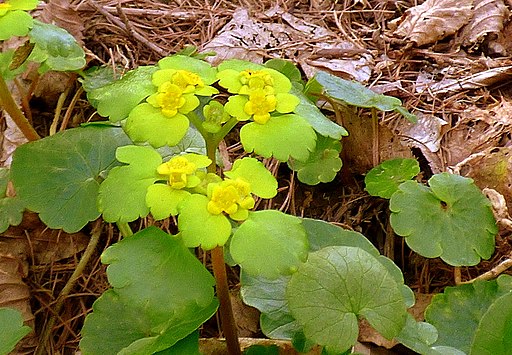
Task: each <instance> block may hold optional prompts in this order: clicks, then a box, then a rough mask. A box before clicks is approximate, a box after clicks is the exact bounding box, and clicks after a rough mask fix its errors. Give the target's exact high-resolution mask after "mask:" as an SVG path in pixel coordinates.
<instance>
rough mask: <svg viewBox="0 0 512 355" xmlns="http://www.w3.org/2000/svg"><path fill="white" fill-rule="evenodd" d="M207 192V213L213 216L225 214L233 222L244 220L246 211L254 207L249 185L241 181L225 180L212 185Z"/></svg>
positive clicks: (246, 214)
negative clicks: (208, 199)
mask: <svg viewBox="0 0 512 355" xmlns="http://www.w3.org/2000/svg"><path fill="white" fill-rule="evenodd" d="M213 185H214V186H213V188H211V189H210V190H209V191H208V197H210V201H209V202H208V206H207V208H208V212H210V213H211V214H214V215H218V214H221V213H223V212H224V213H227V214H228V215H229V216H230V217H231V218H232V219H234V220H244V219H246V218H247V216H248V213H249V212H248V210H249V209H251V208H253V207H254V204H255V201H254V198H253V197H252V195H251V185H250V184H249V183H248V182H246V181H245V180H242V179H239V178H238V179H235V180H231V179H226V180H224V181H222V182H220V183H219V184H213Z"/></svg>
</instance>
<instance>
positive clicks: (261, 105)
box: [244, 89, 277, 124]
mask: <svg viewBox="0 0 512 355" xmlns="http://www.w3.org/2000/svg"><path fill="white" fill-rule="evenodd" d="M276 105H277V100H276V97H275V96H274V95H267V94H266V93H265V91H264V90H263V89H258V90H254V91H253V92H252V93H251V94H250V95H249V101H247V103H246V104H245V106H244V111H245V113H247V114H248V115H250V116H253V120H254V121H255V122H257V123H259V124H265V123H267V121H268V120H269V119H270V113H271V112H273V111H274V110H275V109H276Z"/></svg>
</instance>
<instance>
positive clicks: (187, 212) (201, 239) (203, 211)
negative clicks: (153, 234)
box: [178, 194, 231, 250]
mask: <svg viewBox="0 0 512 355" xmlns="http://www.w3.org/2000/svg"><path fill="white" fill-rule="evenodd" d="M207 205H208V198H207V197H206V196H203V195H197V194H194V195H190V196H189V197H188V198H186V199H185V200H184V201H183V202H182V203H181V205H180V206H179V207H178V210H179V212H180V214H179V216H178V228H179V230H180V232H181V236H182V238H183V242H184V243H185V245H186V246H187V247H188V248H195V247H198V246H200V247H201V248H203V249H204V250H210V249H213V248H215V247H216V246H218V245H224V244H226V242H227V240H228V238H229V236H230V235H231V223H229V220H228V219H227V217H226V216H224V215H223V214H219V215H213V214H210V212H208V210H207V208H206V206H207Z"/></svg>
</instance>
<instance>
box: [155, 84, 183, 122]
mask: <svg viewBox="0 0 512 355" xmlns="http://www.w3.org/2000/svg"><path fill="white" fill-rule="evenodd" d="M155 100H156V103H157V104H158V106H159V107H161V108H162V114H164V116H167V117H173V116H176V114H177V113H178V110H179V109H180V108H182V107H183V105H185V103H186V100H185V98H184V97H183V90H182V89H180V87H179V86H177V85H175V84H173V83H171V82H170V81H166V82H165V83H163V84H162V85H160V87H159V88H158V94H156V96H155Z"/></svg>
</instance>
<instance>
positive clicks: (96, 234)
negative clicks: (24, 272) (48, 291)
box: [35, 219, 102, 355]
mask: <svg viewBox="0 0 512 355" xmlns="http://www.w3.org/2000/svg"><path fill="white" fill-rule="evenodd" d="M101 222H102V221H101V219H98V220H96V223H95V224H94V227H93V229H92V233H91V239H90V240H89V244H87V248H86V249H85V251H84V253H83V255H82V257H81V259H80V261H79V262H78V265H77V266H76V268H75V271H73V274H72V275H71V277H70V278H69V280H68V282H66V285H65V286H64V288H63V289H62V291H61V292H60V294H59V296H58V297H57V299H56V301H55V309H54V310H53V313H52V315H51V317H50V319H49V320H48V323H46V325H45V327H44V328H43V330H42V332H41V338H40V339H41V340H40V343H39V346H38V347H37V349H36V352H35V355H43V354H45V353H46V352H45V348H46V343H47V342H48V340H49V339H50V336H51V333H52V330H53V326H54V324H55V321H56V319H57V317H58V315H59V313H60V311H61V310H62V307H63V306H64V301H65V300H66V298H67V297H68V295H69V293H70V292H71V290H72V289H73V287H74V286H75V283H76V281H77V280H78V278H79V277H80V275H82V272H83V271H84V269H85V266H86V265H87V263H88V262H89V260H90V259H91V257H92V254H93V253H94V250H95V249H96V246H97V245H98V241H99V240H100V235H101V230H102V225H101Z"/></svg>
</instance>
